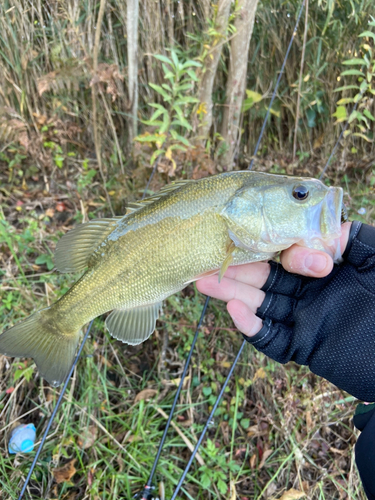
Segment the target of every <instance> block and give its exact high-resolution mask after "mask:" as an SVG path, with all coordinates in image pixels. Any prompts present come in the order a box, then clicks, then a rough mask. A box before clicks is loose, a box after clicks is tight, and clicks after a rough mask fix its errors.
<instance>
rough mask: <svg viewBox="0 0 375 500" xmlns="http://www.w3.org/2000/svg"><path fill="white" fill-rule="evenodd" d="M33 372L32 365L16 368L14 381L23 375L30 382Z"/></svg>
mask: <svg viewBox="0 0 375 500" xmlns="http://www.w3.org/2000/svg"><path fill="white" fill-rule="evenodd" d="M33 373H34V365H31V366H29V367H28V368H23V369H21V370H16V372H15V374H14V381H16V380H18V379H19V378H21V377H22V376H24V377H25V379H26V381H27V382H30V380H31V377H32V376H33Z"/></svg>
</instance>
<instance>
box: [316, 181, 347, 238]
mask: <svg viewBox="0 0 375 500" xmlns="http://www.w3.org/2000/svg"><path fill="white" fill-rule="evenodd" d="M342 198H343V190H342V189H341V188H337V187H330V188H328V193H327V196H326V197H325V200H324V202H323V206H322V211H321V214H320V231H321V234H322V236H323V238H338V237H339V236H340V235H341V224H343V223H344V222H346V220H347V218H348V216H347V213H346V208H345V205H344V204H343V202H342Z"/></svg>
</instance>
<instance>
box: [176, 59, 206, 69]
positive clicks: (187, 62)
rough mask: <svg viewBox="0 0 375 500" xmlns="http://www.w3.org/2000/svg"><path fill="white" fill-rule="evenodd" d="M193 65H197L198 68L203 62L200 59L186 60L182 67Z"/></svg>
mask: <svg viewBox="0 0 375 500" xmlns="http://www.w3.org/2000/svg"><path fill="white" fill-rule="evenodd" d="M191 66H195V67H196V68H200V67H201V66H202V64H201V63H199V62H198V61H186V62H185V63H184V64H183V65H182V66H181V69H186V68H190V67H191Z"/></svg>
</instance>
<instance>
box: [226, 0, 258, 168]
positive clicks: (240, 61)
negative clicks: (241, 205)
mask: <svg viewBox="0 0 375 500" xmlns="http://www.w3.org/2000/svg"><path fill="white" fill-rule="evenodd" d="M257 5H258V0H239V1H238V10H239V12H238V14H237V17H236V19H235V27H236V36H235V37H234V38H233V40H232V42H231V45H230V48H231V55H230V66H229V74H228V81H227V88H226V96H227V98H226V102H225V108H224V114H223V123H222V127H221V135H222V136H223V138H224V140H225V142H226V144H227V146H228V149H227V151H226V152H225V153H224V155H223V156H222V157H221V158H219V161H220V164H221V165H222V166H223V167H226V169H227V170H233V157H234V152H235V147H236V144H237V140H238V137H239V132H240V130H239V124H240V117H241V107H242V101H243V97H244V93H245V87H246V74H247V61H248V52H249V45H250V39H251V35H252V32H253V26H254V19H255V12H256V8H257Z"/></svg>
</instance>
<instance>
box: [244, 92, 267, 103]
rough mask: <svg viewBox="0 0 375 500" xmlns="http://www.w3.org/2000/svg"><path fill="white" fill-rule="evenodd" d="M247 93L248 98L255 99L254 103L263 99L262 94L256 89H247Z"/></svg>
mask: <svg viewBox="0 0 375 500" xmlns="http://www.w3.org/2000/svg"><path fill="white" fill-rule="evenodd" d="M246 95H247V97H248V99H251V100H252V101H253V103H256V102H259V101H261V100H262V99H263V96H262V94H259V93H258V92H254V90H246Z"/></svg>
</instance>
